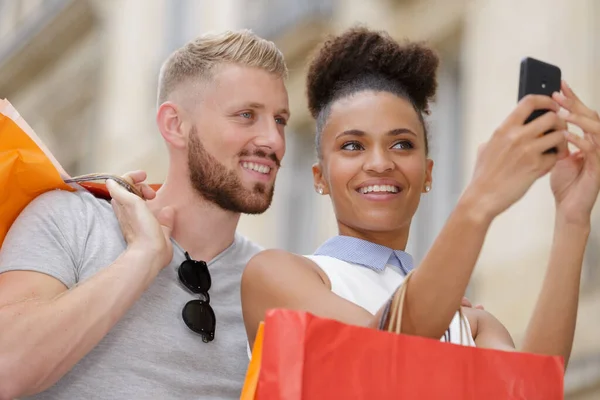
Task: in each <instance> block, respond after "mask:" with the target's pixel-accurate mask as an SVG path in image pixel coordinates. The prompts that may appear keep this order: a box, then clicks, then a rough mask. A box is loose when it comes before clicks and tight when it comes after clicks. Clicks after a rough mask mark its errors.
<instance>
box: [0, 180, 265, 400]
mask: <svg viewBox="0 0 600 400" xmlns="http://www.w3.org/2000/svg"><path fill="white" fill-rule="evenodd" d="M205 229H209V230H210V229H218V227H208V226H207V227H205ZM125 248H126V242H125V240H124V239H123V235H122V234H121V230H120V228H119V224H118V221H117V219H116V217H115V215H114V212H113V210H112V207H111V205H110V203H109V202H107V201H104V200H99V199H97V198H95V197H94V196H92V195H91V194H90V193H88V192H85V191H79V192H76V193H70V192H66V191H52V192H49V193H46V194H44V195H41V196H39V197H38V198H37V199H35V200H34V201H33V202H32V203H31V204H29V206H28V207H27V208H26V209H25V210H24V211H23V213H21V215H20V216H19V218H17V220H16V221H15V223H14V224H13V226H12V228H11V230H10V231H9V233H8V235H7V236H6V239H5V241H4V243H3V244H2V248H1V249H0V273H2V272H6V271H15V270H27V271H37V272H42V273H45V274H48V275H50V276H53V277H55V278H56V279H58V280H60V281H61V282H63V283H64V284H65V285H66V286H67V287H68V288H72V287H73V286H74V285H75V284H77V283H80V282H83V281H85V280H86V279H88V278H90V277H92V276H94V274H96V273H97V272H98V271H100V270H101V269H102V268H105V267H107V266H109V265H110V264H111V263H113V262H114V261H115V259H116V258H117V257H118V256H119V255H120V254H121V253H123V251H124V250H125ZM260 250H261V249H260V248H259V247H258V246H257V245H255V244H253V243H252V242H250V241H249V240H247V239H245V238H244V237H242V236H241V235H239V234H236V237H235V241H234V243H233V244H232V245H231V246H230V247H229V248H227V249H226V250H225V251H223V252H222V253H221V254H220V255H218V256H217V257H215V259H213V260H211V261H210V262H208V268H209V271H210V274H211V277H212V286H211V288H210V291H209V294H210V304H211V306H212V308H213V309H214V311H215V315H216V332H215V339H214V340H213V341H212V342H209V343H204V342H203V341H202V337H201V336H199V335H197V334H195V333H194V332H192V331H191V330H190V329H189V328H188V327H187V326H186V325H185V323H184V322H183V320H182V317H181V312H182V309H183V307H184V305H185V304H186V303H187V302H188V301H190V300H193V299H195V298H198V296H195V295H193V294H191V293H190V292H188V291H187V290H186V289H185V288H184V287H183V286H182V285H181V284H180V283H179V279H178V275H177V268H178V267H179V265H180V264H181V262H182V261H183V260H185V255H184V251H183V250H182V249H181V248H180V247H179V246H177V245H176V244H175V245H174V246H173V260H172V261H171V263H170V264H169V265H168V266H167V267H166V268H164V269H163V270H162V271H161V272H160V274H159V275H158V276H157V278H156V279H155V281H154V282H153V283H152V285H151V286H150V287H149V288H148V290H147V291H146V292H145V293H144V294H143V295H142V297H141V298H140V299H139V300H138V301H137V302H136V303H135V304H134V305H133V307H132V308H131V309H130V310H129V311H128V312H127V313H126V314H125V316H124V317H123V318H122V319H121V320H120V321H119V322H118V323H117V324H116V325H115V326H114V327H113V329H112V330H111V331H110V332H109V333H108V335H106V336H105V337H104V339H102V341H100V343H99V344H98V346H96V347H95V348H94V349H93V350H92V351H91V352H90V353H89V354H88V355H87V356H85V357H84V358H83V359H82V360H80V361H79V363H77V364H76V365H75V366H74V367H73V369H72V370H71V371H70V372H69V373H67V374H66V375H65V376H64V377H63V378H62V379H61V380H60V381H59V382H57V383H56V384H55V385H54V386H53V387H51V388H50V389H48V390H47V391H45V392H43V393H41V394H39V395H37V396H34V397H33V398H36V399H86V400H92V399H127V400H130V399H209V398H210V399H232V398H239V395H240V391H241V387H242V385H243V381H244V376H245V372H246V368H247V366H248V356H247V353H246V332H245V329H244V323H243V319H242V314H241V304H240V280H241V274H242V271H243V268H244V267H245V265H246V263H247V262H248V260H249V259H250V258H251V257H252V256H253V255H254V254H256V253H258V252H259V251H260ZM107 290H110V288H107Z"/></svg>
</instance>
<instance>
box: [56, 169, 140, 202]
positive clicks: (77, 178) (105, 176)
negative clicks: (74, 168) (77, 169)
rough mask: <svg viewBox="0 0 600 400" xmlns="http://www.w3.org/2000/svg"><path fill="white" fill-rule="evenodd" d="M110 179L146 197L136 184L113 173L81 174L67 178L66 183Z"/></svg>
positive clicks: (137, 194)
mask: <svg viewBox="0 0 600 400" xmlns="http://www.w3.org/2000/svg"><path fill="white" fill-rule="evenodd" d="M108 179H112V180H114V181H115V182H117V183H118V184H119V185H121V186H123V187H124V188H125V189H127V190H128V191H129V192H131V193H133V194H135V195H136V196H138V197H141V198H142V199H143V198H144V196H143V194H142V192H140V191H139V190H138V189H137V188H136V187H135V186H134V185H132V184H130V183H129V182H127V181H126V180H125V179H123V178H121V177H120V176H116V175H111V174H98V173H96V174H87V175H79V176H75V177H73V178H69V179H65V180H64V181H65V183H83V182H94V181H106V180H108Z"/></svg>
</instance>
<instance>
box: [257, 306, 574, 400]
mask: <svg viewBox="0 0 600 400" xmlns="http://www.w3.org/2000/svg"><path fill="white" fill-rule="evenodd" d="M261 356H262V360H261V363H260V373H259V377H258V385H257V391H256V394H255V399H261V400H262V399H268V400H284V399H285V400H300V399H310V400H317V399H328V400H333V399H368V400H375V399H377V400H384V399H404V400H417V399H419V400H421V399H444V400H459V399H460V400H496V399H497V400H512V399H523V400H524V399H527V400H537V399H540V400H542V399H543V400H558V399H563V361H562V358H561V357H550V356H540V355H534V354H526V353H518V352H505V351H499V350H489V349H478V348H475V347H466V346H460V345H456V344H451V343H443V342H440V341H437V340H433V339H427V338H421V337H416V336H409V335H402V334H401V335H398V334H395V333H390V332H384V331H378V330H374V329H369V328H362V327H357V326H351V325H346V324H342V323H340V322H337V321H333V320H328V319H323V318H318V317H316V316H314V315H311V314H309V313H305V312H298V311H289V310H272V311H269V312H268V313H267V316H266V319H265V325H264V340H263V343H262V355H261Z"/></svg>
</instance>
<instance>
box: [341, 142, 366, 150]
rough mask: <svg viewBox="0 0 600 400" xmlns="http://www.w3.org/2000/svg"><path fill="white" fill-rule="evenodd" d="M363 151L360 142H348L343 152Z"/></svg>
mask: <svg viewBox="0 0 600 400" xmlns="http://www.w3.org/2000/svg"><path fill="white" fill-rule="evenodd" d="M362 149H363V147H362V145H361V144H360V143H358V142H348V143H344V144H343V145H342V150H350V151H357V150H362Z"/></svg>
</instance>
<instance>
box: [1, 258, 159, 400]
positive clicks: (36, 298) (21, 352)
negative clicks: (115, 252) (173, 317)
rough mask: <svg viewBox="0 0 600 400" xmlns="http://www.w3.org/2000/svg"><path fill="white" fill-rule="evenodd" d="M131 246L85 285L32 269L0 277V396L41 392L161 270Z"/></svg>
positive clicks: (130, 304) (100, 335) (65, 371)
mask: <svg viewBox="0 0 600 400" xmlns="http://www.w3.org/2000/svg"><path fill="white" fill-rule="evenodd" d="M156 260H157V258H156V257H154V255H153V254H151V253H149V252H147V251H145V250H144V249H130V250H127V251H126V252H125V253H123V255H122V256H120V257H119V258H118V259H117V260H116V261H115V262H114V263H113V264H112V265H111V266H109V267H107V268H105V269H103V270H102V271H101V272H99V273H98V274H97V275H96V276H94V277H92V278H90V279H89V280H87V281H86V282H84V283H83V284H81V285H79V286H77V287H75V288H73V289H71V290H66V287H65V286H64V285H63V284H62V283H61V282H60V281H58V280H56V279H54V278H52V277H50V276H47V275H44V274H41V273H38V272H29V271H13V272H6V273H4V274H1V275H0V293H1V294H2V295H1V297H0V326H2V327H3V328H2V335H0V398H2V399H5V398H8V399H12V398H15V397H20V396H27V395H32V394H35V393H39V392H41V391H43V390H45V389H47V388H48V387H50V386H52V385H53V384H54V383H56V382H57V381H58V380H59V379H60V378H61V377H62V376H63V375H64V374H66V373H67V372H68V371H69V370H70V369H71V368H72V367H73V366H74V365H75V364H76V363H77V362H78V361H79V360H80V359H81V358H82V357H83V356H85V355H86V354H87V353H88V352H89V351H90V350H92V349H93V348H94V346H96V344H98V342H99V341H100V340H101V339H102V338H103V337H104V336H105V335H106V334H107V333H108V331H109V330H110V329H111V328H112V327H113V325H114V324H115V323H116V322H117V321H119V319H121V317H122V316H123V315H124V314H125V313H126V312H127V310H128V309H129V308H130V307H131V306H132V305H133V304H134V302H135V301H136V300H137V299H138V298H139V297H140V296H141V294H142V293H143V292H144V290H145V289H146V288H147V287H148V286H149V285H150V283H151V282H152V281H153V279H154V277H155V276H156V275H157V273H158V272H159V271H160V269H161V267H162V265H157V261H156Z"/></svg>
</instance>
